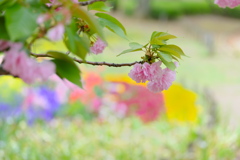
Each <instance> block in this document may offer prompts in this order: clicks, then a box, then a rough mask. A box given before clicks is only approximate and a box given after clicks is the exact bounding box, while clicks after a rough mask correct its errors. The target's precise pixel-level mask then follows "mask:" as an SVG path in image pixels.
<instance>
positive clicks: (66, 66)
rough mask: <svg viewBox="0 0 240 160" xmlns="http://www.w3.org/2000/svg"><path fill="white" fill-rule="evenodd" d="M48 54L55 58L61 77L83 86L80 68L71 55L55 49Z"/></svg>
mask: <svg viewBox="0 0 240 160" xmlns="http://www.w3.org/2000/svg"><path fill="white" fill-rule="evenodd" d="M47 54H49V55H51V56H52V57H53V58H54V59H53V60H52V61H53V62H54V63H55V65H56V73H57V74H58V76H59V77H61V78H66V79H67V80H69V81H70V82H72V83H74V84H76V85H78V86H79V87H82V83H81V76H80V70H79V68H78V66H77V65H76V64H75V63H74V61H73V60H72V59H71V58H70V57H68V56H67V55H66V54H64V53H61V52H55V51H50V52H48V53H47Z"/></svg>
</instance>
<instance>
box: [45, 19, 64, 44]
mask: <svg viewBox="0 0 240 160" xmlns="http://www.w3.org/2000/svg"><path fill="white" fill-rule="evenodd" d="M63 34H64V25H63V24H61V23H60V24H58V25H56V26H55V27H53V28H51V29H50V30H48V32H47V37H48V38H49V39H50V40H51V41H58V40H61V39H62V36H63Z"/></svg>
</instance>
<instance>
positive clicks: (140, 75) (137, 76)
mask: <svg viewBox="0 0 240 160" xmlns="http://www.w3.org/2000/svg"><path fill="white" fill-rule="evenodd" d="M128 75H129V77H131V78H132V79H133V80H134V81H136V82H137V83H141V82H143V83H144V82H146V81H147V79H148V77H147V76H146V75H145V74H144V70H143V67H142V64H140V63H136V64H134V66H133V69H132V70H131V71H130V73H129V74H128Z"/></svg>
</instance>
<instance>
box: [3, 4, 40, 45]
mask: <svg viewBox="0 0 240 160" xmlns="http://www.w3.org/2000/svg"><path fill="white" fill-rule="evenodd" d="M5 20H6V28H7V31H8V33H9V36H10V39H11V40H12V41H15V40H19V39H26V38H28V37H29V36H30V35H31V34H32V33H33V32H34V30H35V29H36V27H37V23H36V14H34V13H33V12H32V11H31V10H29V9H28V8H25V7H23V6H20V5H14V6H12V7H10V8H8V9H7V10H6V13H5Z"/></svg>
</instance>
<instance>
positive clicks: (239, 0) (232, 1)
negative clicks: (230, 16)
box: [214, 0, 240, 8]
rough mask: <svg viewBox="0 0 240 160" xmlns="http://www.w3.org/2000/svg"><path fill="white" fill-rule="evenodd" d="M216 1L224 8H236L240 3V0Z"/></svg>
mask: <svg viewBox="0 0 240 160" xmlns="http://www.w3.org/2000/svg"><path fill="white" fill-rule="evenodd" d="M214 3H215V4H217V5H218V6H219V7H222V8H225V7H230V8H234V7H237V6H238V5H240V0H215V2H214Z"/></svg>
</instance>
